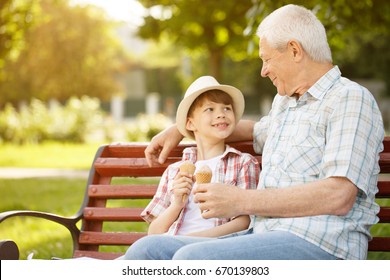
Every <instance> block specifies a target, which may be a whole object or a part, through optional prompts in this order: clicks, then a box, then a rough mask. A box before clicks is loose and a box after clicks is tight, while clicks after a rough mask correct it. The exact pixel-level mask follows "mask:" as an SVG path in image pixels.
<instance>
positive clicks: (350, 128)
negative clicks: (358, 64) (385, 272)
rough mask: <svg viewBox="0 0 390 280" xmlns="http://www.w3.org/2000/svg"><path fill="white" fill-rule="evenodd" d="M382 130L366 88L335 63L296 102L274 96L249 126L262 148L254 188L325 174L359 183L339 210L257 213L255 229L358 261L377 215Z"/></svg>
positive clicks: (282, 185) (304, 180)
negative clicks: (267, 110)
mask: <svg viewBox="0 0 390 280" xmlns="http://www.w3.org/2000/svg"><path fill="white" fill-rule="evenodd" d="M383 137H384V128H383V121H382V117H381V113H380V111H379V109H378V106H377V103H376V102H375V99H374V97H373V96H372V95H371V93H370V92H369V91H368V90H367V89H366V88H364V87H362V86H360V85H358V84H357V83H354V82H352V81H350V80H348V79H346V78H344V77H341V72H340V70H339V68H338V67H337V66H335V67H334V68H332V69H331V70H330V71H329V72H328V73H326V74H325V75H324V76H323V77H322V78H321V79H320V80H318V81H317V82H316V83H315V84H314V85H313V86H312V87H311V88H310V89H309V90H308V91H307V92H306V93H305V94H304V95H303V96H301V97H300V98H299V99H298V100H297V99H296V98H294V97H287V96H280V95H276V97H275V99H274V101H273V104H272V109H271V111H270V113H269V115H268V116H265V117H263V118H262V119H261V120H260V121H259V122H258V123H256V125H255V128H254V148H255V151H256V152H258V153H262V156H263V157H262V172H261V174H260V180H259V188H260V189H267V188H288V187H290V186H294V185H298V184H303V183H307V182H313V181H317V180H321V179H325V178H329V177H333V176H338V177H346V178H348V179H349V180H350V181H351V182H353V183H354V184H355V185H356V186H357V188H358V189H359V192H358V195H357V198H356V202H355V204H354V205H353V208H352V209H351V210H350V212H349V213H348V214H347V215H346V216H334V215H321V216H312V217H299V218H268V217H257V218H256V223H255V233H260V232H265V231H271V230H283V231H288V232H291V233H294V234H296V235H298V236H300V237H302V238H304V239H305V240H307V241H309V242H311V243H313V244H316V245H318V246H319V247H320V248H322V249H323V250H325V251H327V252H328V253H330V254H332V255H334V256H336V257H339V258H341V259H365V258H366V257H367V244H368V240H369V239H371V235H370V227H371V225H372V224H375V223H376V222H377V221H378V218H377V216H376V214H377V213H378V211H379V207H378V205H377V204H376V203H375V201H374V199H375V193H376V192H377V191H378V189H377V180H378V173H379V164H378V160H379V152H380V151H382V149H383V145H382V141H383Z"/></svg>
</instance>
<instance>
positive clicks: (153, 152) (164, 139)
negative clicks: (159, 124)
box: [145, 125, 183, 166]
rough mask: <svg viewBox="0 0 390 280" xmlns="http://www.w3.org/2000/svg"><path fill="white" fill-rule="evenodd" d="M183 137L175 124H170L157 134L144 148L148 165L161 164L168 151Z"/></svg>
mask: <svg viewBox="0 0 390 280" xmlns="http://www.w3.org/2000/svg"><path fill="white" fill-rule="evenodd" d="M182 139H183V135H181V134H180V132H179V131H178V130H177V128H176V125H172V126H170V127H168V128H166V129H164V130H163V131H161V132H160V133H158V134H157V135H155V136H154V137H153V138H152V140H151V142H150V144H149V145H148V146H147V147H146V149H145V158H146V161H147V162H148V164H149V166H153V165H158V164H163V163H164V162H165V161H166V160H167V158H168V155H169V153H170V152H171V151H172V149H173V148H175V147H176V146H177V145H178V144H179V143H180V141H181V140H182Z"/></svg>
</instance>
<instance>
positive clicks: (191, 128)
mask: <svg viewBox="0 0 390 280" xmlns="http://www.w3.org/2000/svg"><path fill="white" fill-rule="evenodd" d="M186 129H187V130H189V131H194V130H195V126H194V124H193V123H192V120H191V118H187V123H186Z"/></svg>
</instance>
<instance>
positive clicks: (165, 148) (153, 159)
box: [145, 120, 255, 166]
mask: <svg viewBox="0 0 390 280" xmlns="http://www.w3.org/2000/svg"><path fill="white" fill-rule="evenodd" d="M254 125H255V122H254V121H250V120H240V121H239V123H238V124H237V126H236V129H235V131H234V132H233V133H232V135H231V136H229V138H228V139H227V142H236V141H244V140H252V139H253V127H254ZM182 139H183V135H181V134H180V132H179V130H178V129H177V127H176V124H173V125H171V126H170V127H168V128H166V129H164V130H163V131H161V132H160V133H158V134H157V135H155V136H154V137H153V138H152V140H151V141H150V143H149V145H148V146H147V147H146V149H145V158H146V160H147V162H148V164H149V166H153V165H156V164H163V163H164V162H165V161H166V160H167V158H168V155H169V153H170V152H171V151H172V149H173V148H175V147H176V146H177V145H178V144H179V143H180V141H181V140H182Z"/></svg>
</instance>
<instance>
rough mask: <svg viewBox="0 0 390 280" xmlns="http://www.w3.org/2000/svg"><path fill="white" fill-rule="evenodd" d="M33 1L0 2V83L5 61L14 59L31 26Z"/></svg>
mask: <svg viewBox="0 0 390 280" xmlns="http://www.w3.org/2000/svg"><path fill="white" fill-rule="evenodd" d="M35 7H36V5H35V3H34V1H33V0H26V1H23V0H2V1H1V2H0V82H1V80H2V79H4V76H5V73H4V71H3V70H4V66H5V64H6V60H7V59H13V58H15V57H16V56H17V55H18V53H19V52H20V50H21V49H22V48H23V45H24V33H25V32H26V31H27V30H28V28H29V27H30V26H31V15H32V11H33V10H34V8H35Z"/></svg>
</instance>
